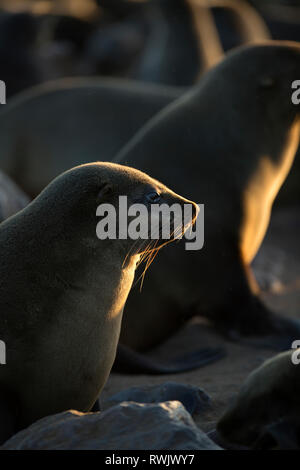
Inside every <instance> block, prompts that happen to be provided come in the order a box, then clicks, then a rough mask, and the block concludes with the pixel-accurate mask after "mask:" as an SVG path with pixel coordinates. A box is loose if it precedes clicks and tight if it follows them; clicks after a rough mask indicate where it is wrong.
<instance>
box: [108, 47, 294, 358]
mask: <svg viewBox="0 0 300 470" xmlns="http://www.w3.org/2000/svg"><path fill="white" fill-rule="evenodd" d="M299 59H300V48H299V45H298V44H297V43H289V42H287V43H285V42H270V43H266V44H265V45H261V46H248V47H243V48H239V49H237V50H236V51H235V52H233V53H231V54H229V55H228V56H227V58H226V59H225V60H224V61H223V62H222V63H221V64H219V65H218V66H217V67H215V68H214V69H212V70H211V71H210V72H209V73H207V74H206V76H205V77H204V78H203V79H202V82H201V85H200V86H199V87H197V88H195V89H193V90H191V91H190V92H189V93H187V94H185V95H184V96H183V97H182V98H179V99H178V100H177V101H175V102H174V103H172V104H170V105H169V106H168V107H167V108H165V109H164V110H163V111H161V112H160V113H159V115H157V116H156V117H154V118H153V119H152V120H150V121H149V122H148V123H147V124H146V125H145V126H144V128H143V129H142V130H141V131H139V133H138V134H137V135H136V136H135V137H134V138H133V139H132V140H131V141H130V142H129V143H128V144H127V145H126V147H125V148H124V149H123V150H122V151H121V152H120V154H119V155H118V156H117V157H116V159H115V160H116V161H117V162H119V163H122V162H124V163H125V162H126V163H127V164H129V165H131V166H133V167H137V168H139V169H141V170H142V171H146V172H150V173H151V174H153V175H154V176H155V177H157V178H159V179H163V180H165V181H166V182H167V183H168V184H170V185H172V186H173V187H174V188H175V190H176V191H177V192H183V191H184V190H185V192H187V194H188V196H189V197H190V198H191V199H193V200H196V201H197V202H198V203H203V204H204V205H205V217H204V219H205V225H204V226H205V242H204V247H203V249H202V250H198V251H197V250H196V251H190V252H189V253H184V251H183V250H182V247H180V246H179V245H178V246H173V247H172V249H171V250H169V253H167V251H166V252H165V253H163V254H162V256H161V257H160V260H159V261H158V263H157V264H156V266H154V267H153V268H154V269H153V270H152V271H151V272H150V273H149V276H148V282H147V284H146V285H145V286H144V289H143V291H142V294H140V292H138V291H137V290H136V289H133V290H132V292H131V295H130V296H129V299H128V303H127V305H126V316H125V321H124V323H123V328H122V333H121V339H122V341H123V342H124V343H125V344H128V345H131V346H133V347H135V348H139V349H142V348H147V347H151V346H153V345H154V344H156V343H158V342H160V341H162V340H163V339H165V338H166V337H167V336H169V335H170V334H171V333H172V332H173V331H175V330H176V329H177V328H178V327H179V326H180V325H181V324H182V321H183V320H184V319H185V318H189V317H191V316H192V315H195V314H200V315H204V316H207V317H209V318H210V319H211V320H212V321H213V322H214V323H215V325H217V327H218V328H219V329H220V330H221V331H223V332H226V334H227V335H229V336H230V337H231V338H233V339H238V338H240V339H241V338H242V337H247V336H248V337H250V336H255V335H261V336H262V337H263V338H262V343H263V344H264V345H266V344H268V341H267V339H266V338H265V336H269V337H271V336H272V335H274V337H273V339H272V340H271V339H270V338H269V339H270V342H269V344H270V346H272V347H276V348H277V347H279V348H281V347H289V345H290V344H291V342H292V340H293V339H296V338H297V337H298V336H299V326H297V324H296V322H295V323H292V322H289V321H288V320H283V319H282V318H279V317H276V319H275V316H273V315H272V314H271V312H269V311H268V310H267V308H266V307H265V306H264V305H263V304H262V302H261V301H260V299H259V297H258V287H257V285H256V283H255V280H254V278H253V276H252V273H251V270H250V263H251V261H252V260H253V257H254V256H255V254H256V253H257V250H258V249H259V246H260V244H261V242H262V240H263V237H264V234H265V231H266V229H267V226H268V223H269V218H270V214H271V208H272V204H273V201H274V198H275V197H276V195H277V192H278V190H279V189H280V187H281V185H282V183H283V181H284V180H285V178H286V176H287V174H288V172H289V170H290V168H291V165H292V162H293V159H294V155H295V152H296V150H297V147H298V142H299V117H298V115H299V107H297V106H294V105H293V104H292V102H291V83H292V81H293V79H294V77H295V76H298V75H300V68H299V67H300V60H299ZM175 250H176V251H175ZM154 290H155V292H156V294H157V295H156V296H155V298H153V297H152V295H151V292H153V291H154ZM142 305H143V308H142ZM141 309H143V316H141V315H138V313H137V312H139V311H141ZM154 318H157V321H158V319H159V321H160V329H159V330H158V329H154V328H151V325H153V324H155V322H154V323H153V319H154ZM275 338H276V339H275Z"/></svg>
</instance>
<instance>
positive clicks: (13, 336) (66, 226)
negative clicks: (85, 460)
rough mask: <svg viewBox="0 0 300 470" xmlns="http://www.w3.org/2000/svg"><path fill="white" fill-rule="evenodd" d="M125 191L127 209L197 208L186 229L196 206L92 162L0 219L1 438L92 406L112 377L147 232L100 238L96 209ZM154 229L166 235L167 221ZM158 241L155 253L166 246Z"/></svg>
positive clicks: (143, 179) (129, 173)
mask: <svg viewBox="0 0 300 470" xmlns="http://www.w3.org/2000/svg"><path fill="white" fill-rule="evenodd" d="M158 194H159V196H158ZM120 195H126V196H127V197H128V206H130V205H131V204H133V203H141V204H144V205H146V207H147V209H148V214H149V217H150V207H151V205H152V204H153V203H154V202H155V203H157V199H159V201H160V202H159V203H162V202H164V203H165V204H167V205H172V204H174V203H177V204H179V205H180V206H182V207H183V206H184V204H191V205H192V209H193V210H192V215H191V218H190V219H189V220H188V224H189V225H190V224H192V223H193V222H194V220H195V217H196V215H197V212H198V207H197V205H196V204H195V203H193V202H191V201H188V200H187V199H184V198H183V197H181V196H178V195H177V194H175V193H173V192H172V191H171V190H169V189H168V188H166V187H165V186H164V185H163V184H161V183H159V182H158V181H155V180H153V179H152V178H150V177H149V176H147V175H145V174H143V173H141V172H140V171H138V170H134V169H131V168H127V167H124V166H120V165H116V164H111V163H93V164H88V165H82V166H79V167H76V168H74V169H72V170H69V171H67V172H66V173H64V174H62V175H61V176H59V177H58V178H56V179H55V180H54V181H53V182H52V183H51V184H50V185H49V186H48V187H47V188H46V189H45V190H44V191H43V192H42V193H41V194H40V195H39V196H38V197H37V198H36V199H35V200H34V201H33V202H31V203H30V204H29V205H28V206H27V207H26V208H25V209H23V210H22V211H21V212H19V213H18V214H16V215H15V216H12V217H11V218H9V219H7V220H6V221H5V222H3V223H2V224H1V225H0V247H1V253H2V255H1V267H0V270H1V273H2V274H1V283H0V292H1V293H0V304H1V308H0V311H1V316H0V338H1V341H2V344H3V342H4V344H5V345H6V364H5V365H1V366H0V392H1V403H0V412H2V417H1V419H0V435H1V439H2V441H3V440H5V439H6V438H8V437H9V436H8V434H9V433H10V432H11V430H12V429H13V430H17V429H20V428H23V427H25V426H27V425H29V424H30V423H32V422H33V421H35V420H37V419H39V418H41V417H43V416H46V415H50V414H54V413H58V412H60V411H63V410H66V409H70V408H73V409H76V410H79V411H88V410H90V409H91V407H92V406H93V404H94V402H95V401H96V399H97V397H98V395H99V393H100V391H101V389H102V387H103V386H104V384H105V382H106V379H107V377H108V375H109V372H110V369H111V367H112V364H113V362H114V358H115V354H116V348H117V343H118V339H119V331H120V326H121V320H122V312H123V307H124V304H125V302H126V298H127V295H128V292H129V290H130V288H131V285H132V281H133V278H134V272H135V268H136V264H137V263H138V261H139V260H140V257H141V254H143V253H144V254H145V251H146V250H147V247H146V245H148V244H149V238H150V232H149V238H148V240H141V239H138V240H136V241H134V240H131V239H126V240H121V239H120V238H118V239H116V240H111V239H106V240H99V239H98V238H97V237H96V225H97V219H96V208H97V207H98V206H99V204H102V203H108V202H109V203H110V204H113V205H114V207H115V208H116V211H117V213H118V212H119V209H118V200H119V196H120ZM151 223H153V221H152V219H151ZM163 223H164V222H163ZM156 226H157V227H160V235H161V229H162V227H163V225H162V222H158V221H157V222H156ZM174 239H175V238H174V237H173V240H174ZM171 241H172V240H171ZM157 243H158V244H157V247H156V248H155V250H158V249H159V248H161V246H162V245H163V244H164V243H165V242H163V240H162V239H161V240H158V241H157ZM141 313H142V312H141ZM3 423H4V424H3ZM1 433H2V434H1Z"/></svg>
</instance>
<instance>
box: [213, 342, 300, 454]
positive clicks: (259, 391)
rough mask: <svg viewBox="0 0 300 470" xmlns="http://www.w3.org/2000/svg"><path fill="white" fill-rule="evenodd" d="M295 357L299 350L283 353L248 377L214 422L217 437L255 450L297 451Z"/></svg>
mask: <svg viewBox="0 0 300 470" xmlns="http://www.w3.org/2000/svg"><path fill="white" fill-rule="evenodd" d="M293 356H294V360H296V362H293ZM299 357H300V349H298V350H292V351H286V352H284V353H281V354H278V355H277V356H275V357H273V358H272V359H269V360H268V361H266V362H264V363H263V365H262V366H260V367H259V368H257V369H255V370H254V371H253V372H252V373H251V374H250V375H249V377H248V378H247V379H246V381H245V383H244V384H243V386H242V388H241V390H240V392H239V394H238V396H237V398H236V400H235V401H234V403H233V404H232V406H231V407H230V408H229V409H228V410H227V411H226V412H225V414H224V416H223V417H222V418H221V420H220V421H219V423H218V426H217V430H218V433H219V434H220V436H221V438H224V439H225V440H226V442H228V443H230V444H235V445H236V444H238V445H244V446H249V447H256V448H270V447H279V448H281V449H282V448H298V449H299V447H300V419H299V413H300V400H299V396H300V367H299Z"/></svg>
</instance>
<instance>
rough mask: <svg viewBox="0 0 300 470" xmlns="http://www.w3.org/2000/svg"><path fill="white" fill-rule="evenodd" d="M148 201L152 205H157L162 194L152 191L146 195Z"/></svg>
mask: <svg viewBox="0 0 300 470" xmlns="http://www.w3.org/2000/svg"><path fill="white" fill-rule="evenodd" d="M146 199H147V201H148V202H150V204H157V203H159V201H160V199H161V198H160V194H158V193H157V192H156V191H152V192H151V193H148V194H147V195H146Z"/></svg>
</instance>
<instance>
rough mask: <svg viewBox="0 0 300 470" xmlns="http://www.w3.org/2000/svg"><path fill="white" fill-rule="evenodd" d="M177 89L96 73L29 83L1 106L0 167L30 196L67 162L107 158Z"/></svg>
mask: <svg viewBox="0 0 300 470" xmlns="http://www.w3.org/2000/svg"><path fill="white" fill-rule="evenodd" d="M179 94H180V91H179V90H178V89H177V88H168V87H165V86H160V85H151V84H142V83H139V82H135V81H133V80H132V81H130V80H118V79H109V80H108V79H102V78H89V79H79V78H78V79H75V78H72V79H62V80H55V81H53V82H49V83H47V84H43V85H40V86H37V87H35V88H32V89H30V90H28V91H25V92H24V93H21V94H20V95H18V96H17V97H16V98H14V99H12V100H11V101H10V103H9V104H7V105H6V106H5V107H4V108H3V109H2V108H1V113H0V140H1V149H0V168H1V170H2V171H4V172H5V173H6V174H7V175H8V176H10V177H11V178H12V179H13V180H14V181H15V182H16V183H18V184H19V186H20V187H21V188H22V189H23V190H24V191H25V192H26V193H27V194H31V195H33V196H36V195H37V194H39V193H40V191H42V190H43V189H44V187H45V186H46V185H47V184H49V183H50V181H52V179H53V178H56V176H58V175H59V174H60V173H62V172H64V171H66V170H68V169H69V168H72V167H74V166H77V165H80V164H83V163H89V162H93V161H97V160H99V157H101V158H103V159H104V160H106V161H110V160H111V159H112V158H113V157H114V155H115V154H116V153H117V152H118V151H119V150H120V149H121V148H122V147H123V146H124V145H125V144H126V143H127V142H128V140H129V139H130V138H131V137H133V136H134V134H135V133H136V132H137V131H138V130H139V129H140V128H141V127H142V126H143V125H144V124H145V123H146V122H147V121H148V120H149V119H150V118H151V117H153V116H154V115H155V114H156V113H157V112H158V111H160V110H161V109H162V108H163V107H164V106H166V105H167V104H169V103H170V102H171V101H173V100H174V99H175V98H177V97H178V96H179ZM46 110H47V112H46ZM61 116H63V120H61V119H60V117H61ZM129 117H130V118H129ZM66 143H67V145H66Z"/></svg>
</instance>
